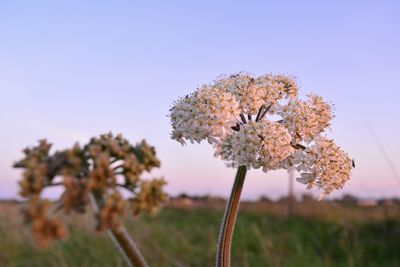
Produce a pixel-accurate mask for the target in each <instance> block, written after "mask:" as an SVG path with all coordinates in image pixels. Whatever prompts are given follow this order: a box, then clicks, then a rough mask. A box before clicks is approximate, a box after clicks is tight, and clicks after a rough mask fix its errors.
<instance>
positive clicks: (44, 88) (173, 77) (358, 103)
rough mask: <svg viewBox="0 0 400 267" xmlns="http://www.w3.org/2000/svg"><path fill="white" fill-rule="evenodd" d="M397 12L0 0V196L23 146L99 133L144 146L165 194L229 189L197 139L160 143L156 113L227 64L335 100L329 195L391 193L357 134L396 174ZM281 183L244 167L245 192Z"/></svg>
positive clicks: (330, 5)
mask: <svg viewBox="0 0 400 267" xmlns="http://www.w3.org/2000/svg"><path fill="white" fill-rule="evenodd" d="M399 13H400V2H399V1H274V2H272V1H242V2H239V1H218V2H217V1H197V2H196V3H195V2H194V1H158V2H155V1H141V3H139V1H137V2H135V1H0V126H1V131H0V198H6V197H7V198H8V197H15V196H17V191H18V189H17V185H16V183H17V180H18V179H19V177H20V171H16V170H13V169H12V168H11V167H10V166H11V165H12V163H13V161H14V160H16V159H19V158H20V157H21V156H22V153H21V150H22V149H23V148H24V147H25V146H28V145H33V144H35V142H36V141H37V140H38V139H40V138H43V137H46V138H48V139H49V140H50V141H51V142H53V143H54V147H55V148H58V149H62V148H66V147H68V146H71V145H72V144H73V143H74V142H75V141H79V142H86V141H87V140H88V139H89V138H90V137H91V136H94V135H97V134H100V133H105V132H108V131H113V132H114V133H122V134H124V135H125V136H126V137H127V138H128V139H129V140H131V141H132V142H136V141H139V140H141V139H143V138H146V139H147V140H148V141H149V142H150V143H151V144H153V145H155V146H156V149H157V151H158V153H159V157H160V158H161V160H162V168H161V170H160V171H157V172H156V173H155V174H154V175H161V174H162V175H164V176H165V178H166V179H167V180H168V182H169V185H168V187H167V190H168V191H169V192H170V193H172V194H177V193H180V192H188V193H193V194H207V193H209V194H215V195H221V196H226V195H228V193H229V192H230V188H231V183H232V181H233V175H234V170H232V169H228V168H226V167H225V166H224V163H223V162H222V161H221V160H219V159H215V158H213V156H212V155H213V151H212V149H211V147H209V146H208V145H207V144H201V145H190V144H189V145H187V146H185V147H182V146H181V145H180V144H178V143H177V142H174V141H172V140H170V138H169V135H170V126H169V120H168V118H167V114H168V109H169V108H170V105H171V103H172V102H173V100H175V99H177V98H178V97H179V96H182V95H185V94H187V93H190V92H192V91H193V90H194V89H195V88H196V87H197V86H198V85H201V84H203V83H208V82H210V81H212V80H214V79H215V78H216V77H217V76H218V75H220V74H223V73H227V74H230V73H234V72H237V71H247V72H250V73H254V74H256V75H259V74H263V73H267V72H282V73H289V74H293V75H295V76H296V77H298V79H299V81H300V84H301V94H302V95H306V94H307V93H310V92H314V93H317V94H320V95H322V96H323V97H324V98H325V99H327V100H328V101H332V102H333V103H335V107H336V112H335V114H336V118H335V119H334V121H333V125H332V129H333V132H332V133H330V137H333V138H334V139H335V140H336V141H337V143H338V144H339V145H340V146H342V147H343V148H344V149H345V150H346V151H348V152H349V154H350V155H351V156H352V157H354V158H355V159H356V162H357V168H356V169H355V170H354V173H353V178H352V180H351V182H350V183H349V185H348V186H346V187H345V189H344V190H343V191H342V192H337V193H334V194H333V196H340V195H341V194H343V193H352V194H355V195H358V196H361V197H381V196H400V183H398V182H396V179H395V176H394V174H393V172H392V171H391V169H390V168H389V166H388V164H387V162H386V161H385V158H384V157H383V155H382V153H381V152H380V150H379V147H378V145H377V144H376V142H375V141H374V138H373V135H372V134H371V131H370V130H369V128H368V125H370V126H372V128H373V129H374V130H375V132H376V134H377V135H378V138H379V139H380V141H381V143H382V144H383V146H384V147H385V149H386V153H387V155H388V156H389V157H390V158H391V160H392V162H393V165H394V168H395V169H397V171H398V172H400V168H399V166H400V165H399V164H400V157H399V153H398V151H400V144H399V136H400V125H399V124H400V119H399V115H400V103H399V102H400V83H399V78H400V16H399ZM286 177H287V174H285V172H270V173H268V174H264V173H263V172H262V171H260V170H252V171H250V172H249V174H248V179H247V180H246V184H245V189H244V197H245V198H249V199H253V198H257V197H259V196H260V195H268V196H270V197H278V196H281V195H282V194H285V193H286V188H287V178H286ZM295 190H296V194H298V195H300V194H303V193H305V192H308V191H307V190H306V189H305V188H304V186H303V185H301V184H296V186H295ZM312 192H313V193H314V194H318V192H316V191H312Z"/></svg>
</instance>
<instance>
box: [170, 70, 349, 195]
mask: <svg viewBox="0 0 400 267" xmlns="http://www.w3.org/2000/svg"><path fill="white" fill-rule="evenodd" d="M298 90H299V87H298V85H297V82H296V80H295V78H294V77H291V76H287V75H281V74H279V75H274V74H266V75H262V76H259V77H255V76H253V75H250V74H248V73H243V72H241V73H238V74H234V75H231V76H222V77H220V78H218V79H217V80H216V81H214V82H213V83H211V84H207V85H203V86H201V87H199V88H198V89H197V90H196V91H195V92H193V93H192V94H190V95H187V96H185V97H183V98H180V99H178V100H177V101H175V102H174V103H173V107H172V108H171V109H170V114H169V117H170V121H171V126H172V133H171V137H172V139H174V140H176V141H178V142H180V143H182V144H185V143H186V141H190V142H191V143H194V142H197V143H200V142H201V141H202V140H207V141H208V142H209V143H210V144H212V145H213V147H214V148H215V155H216V156H218V157H221V159H223V160H224V161H226V162H227V165H228V166H231V167H238V166H246V167H247V168H248V169H250V168H255V169H257V168H262V169H263V171H265V172H267V171H269V170H276V169H287V168H292V167H296V169H297V170H298V172H299V173H300V177H299V178H297V181H299V182H301V183H304V184H306V185H307V187H308V188H311V187H313V186H317V187H318V188H321V189H323V194H330V193H331V192H332V190H334V189H340V188H342V187H343V186H344V184H345V183H346V182H347V181H348V180H349V178H350V172H351V169H352V161H351V159H350V158H349V157H348V155H347V154H346V153H345V152H344V151H343V150H341V149H340V148H339V147H338V146H337V145H336V144H335V143H334V142H333V141H332V140H329V139H327V138H326V137H325V135H326V134H325V131H326V130H327V129H328V128H329V126H330V124H331V120H332V118H333V117H334V116H333V110H332V106H331V105H330V104H329V103H327V102H325V101H324V100H323V98H322V97H320V96H318V95H314V94H312V95H308V96H307V99H306V100H302V99H299V97H298Z"/></svg>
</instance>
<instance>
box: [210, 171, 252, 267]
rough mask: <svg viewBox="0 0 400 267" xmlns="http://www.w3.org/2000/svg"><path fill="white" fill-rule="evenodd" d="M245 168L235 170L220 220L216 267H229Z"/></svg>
mask: <svg viewBox="0 0 400 267" xmlns="http://www.w3.org/2000/svg"><path fill="white" fill-rule="evenodd" d="M246 172H247V168H246V166H240V167H239V168H238V170H237V173H236V177H235V182H234V184H233V188H232V192H231V195H230V197H229V200H228V203H227V204H226V208H225V214H224V217H223V220H222V225H221V229H220V234H219V239H218V252H217V261H216V267H229V266H230V260H231V244H232V237H233V232H234V229H235V222H236V217H237V213H238V210H239V204H240V195H241V193H242V188H243V184H244V179H245V177H246Z"/></svg>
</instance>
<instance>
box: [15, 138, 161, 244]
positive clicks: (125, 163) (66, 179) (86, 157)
mask: <svg viewBox="0 0 400 267" xmlns="http://www.w3.org/2000/svg"><path fill="white" fill-rule="evenodd" d="M50 149H51V144H49V143H48V142H47V141H46V140H40V141H39V144H38V145H37V146H35V147H31V148H26V149H25V150H24V154H25V157H24V158H23V159H22V160H20V161H19V162H17V163H15V164H14V167H16V168H22V169H24V171H23V178H22V180H21V181H20V188H21V191H20V195H21V196H22V197H24V198H27V199H29V201H28V208H27V209H26V210H25V215H26V216H25V218H26V220H27V222H30V223H32V226H33V230H34V234H35V237H36V239H37V241H38V243H39V244H41V245H43V246H46V245H48V244H50V243H51V241H53V240H54V239H62V238H66V237H67V236H68V231H67V228H66V227H65V225H64V222H63V221H62V220H61V219H60V218H53V217H51V216H49V215H48V214H49V209H50V208H51V207H52V205H51V203H50V202H49V201H48V200H45V199H42V198H41V194H42V192H43V191H44V189H45V188H48V187H53V186H61V187H63V194H62V196H61V198H60V200H59V201H58V205H53V207H55V210H58V209H63V210H64V212H65V213H67V214H68V213H70V212H71V211H75V212H79V213H84V212H85V211H86V207H87V206H88V204H89V203H90V198H93V199H94V200H96V201H97V202H98V203H99V204H100V205H99V206H100V207H99V208H100V210H99V212H98V213H97V214H96V219H97V227H96V228H97V230H99V231H102V230H106V229H111V228H114V227H118V226H119V225H121V223H122V221H123V218H124V216H125V214H126V210H127V204H128V203H127V202H130V204H131V205H130V209H131V210H132V213H133V214H134V215H135V216H137V215H138V214H140V213H141V212H151V213H155V212H157V211H158V209H159V208H160V207H161V206H162V204H163V203H165V202H166V201H167V200H168V196H167V194H166V193H165V192H164V191H163V188H164V185H165V184H166V182H165V180H164V179H163V178H159V179H152V180H144V179H143V178H142V177H141V176H142V174H143V173H144V172H150V171H151V170H152V169H153V168H157V167H160V161H159V159H158V158H157V156H156V151H155V149H154V147H152V146H150V145H148V144H147V143H146V141H142V142H140V143H138V144H136V145H135V146H133V145H132V144H130V143H129V141H128V140H126V139H125V138H124V137H122V136H121V135H117V136H114V135H113V134H111V133H109V134H104V135H101V136H100V137H98V138H92V139H91V140H90V142H89V143H88V144H86V145H85V146H83V147H82V146H80V145H79V144H75V145H74V146H73V147H72V148H71V149H67V150H63V151H56V152H54V153H50ZM120 190H125V191H127V192H129V196H130V198H129V200H128V201H126V200H125V199H124V197H123V194H122V192H120Z"/></svg>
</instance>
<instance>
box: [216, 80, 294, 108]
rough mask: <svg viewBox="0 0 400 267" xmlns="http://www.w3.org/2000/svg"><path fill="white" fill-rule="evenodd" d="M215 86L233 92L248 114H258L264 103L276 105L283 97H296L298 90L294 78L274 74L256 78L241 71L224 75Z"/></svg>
mask: <svg viewBox="0 0 400 267" xmlns="http://www.w3.org/2000/svg"><path fill="white" fill-rule="evenodd" d="M213 86H214V87H217V88H221V89H222V90H224V91H228V92H230V93H232V94H233V95H234V96H235V97H236V99H237V100H238V101H239V103H240V104H239V106H240V109H241V111H242V112H243V113H245V114H248V115H255V114H257V112H258V111H259V109H260V107H261V106H262V105H267V106H270V105H275V104H276V103H277V101H278V100H281V99H283V98H295V97H296V96H297V92H298V86H297V83H296V81H295V80H294V78H292V77H289V76H284V75H272V74H267V75H263V76H260V77H256V78H254V77H252V76H251V75H250V74H247V73H239V74H235V75H231V76H229V77H222V78H220V79H218V80H217V81H216V82H215V84H214V85H213ZM273 110H275V109H271V111H273Z"/></svg>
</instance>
